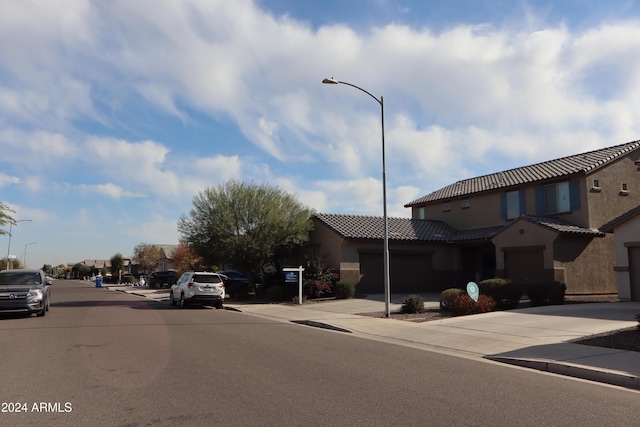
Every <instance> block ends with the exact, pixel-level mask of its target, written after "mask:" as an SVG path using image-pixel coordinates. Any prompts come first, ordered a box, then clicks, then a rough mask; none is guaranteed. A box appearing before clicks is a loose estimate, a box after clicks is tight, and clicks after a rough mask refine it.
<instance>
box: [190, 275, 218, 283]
mask: <svg viewBox="0 0 640 427" xmlns="http://www.w3.org/2000/svg"><path fill="white" fill-rule="evenodd" d="M193 281H194V282H196V283H220V282H222V280H221V279H220V276H218V275H216V274H194V275H193Z"/></svg>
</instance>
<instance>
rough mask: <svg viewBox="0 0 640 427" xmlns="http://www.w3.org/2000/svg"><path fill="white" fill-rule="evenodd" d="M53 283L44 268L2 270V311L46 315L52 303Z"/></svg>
mask: <svg viewBox="0 0 640 427" xmlns="http://www.w3.org/2000/svg"><path fill="white" fill-rule="evenodd" d="M52 284H53V282H52V281H51V280H50V279H48V278H47V277H46V276H45V274H44V272H43V271H42V270H26V269H17V270H3V271H0V311H4V312H24V313H26V314H27V315H31V314H32V313H37V315H38V316H39V317H42V316H44V315H45V314H46V313H47V311H49V306H50V305H51V285H52Z"/></svg>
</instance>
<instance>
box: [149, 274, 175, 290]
mask: <svg viewBox="0 0 640 427" xmlns="http://www.w3.org/2000/svg"><path fill="white" fill-rule="evenodd" d="M177 279H178V273H177V272H176V271H175V270H164V271H154V272H153V273H151V274H150V275H149V287H150V288H170V287H171V285H173V284H175V283H176V280H177Z"/></svg>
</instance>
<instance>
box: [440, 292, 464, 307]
mask: <svg viewBox="0 0 640 427" xmlns="http://www.w3.org/2000/svg"><path fill="white" fill-rule="evenodd" d="M464 294H465V291H464V289H459V288H449V289H445V290H444V291H442V292H440V310H451V305H452V304H453V300H454V299H455V298H456V297H457V296H460V295H464Z"/></svg>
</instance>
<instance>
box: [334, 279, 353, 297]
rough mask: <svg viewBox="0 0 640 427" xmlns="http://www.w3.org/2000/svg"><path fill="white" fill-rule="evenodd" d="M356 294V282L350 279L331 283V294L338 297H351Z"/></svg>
mask: <svg viewBox="0 0 640 427" xmlns="http://www.w3.org/2000/svg"><path fill="white" fill-rule="evenodd" d="M355 294H356V284H355V283H353V282H352V281H351V280H340V281H338V282H336V284H335V285H333V295H334V296H335V297H336V298H338V299H348V298H353V296H354V295H355Z"/></svg>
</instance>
